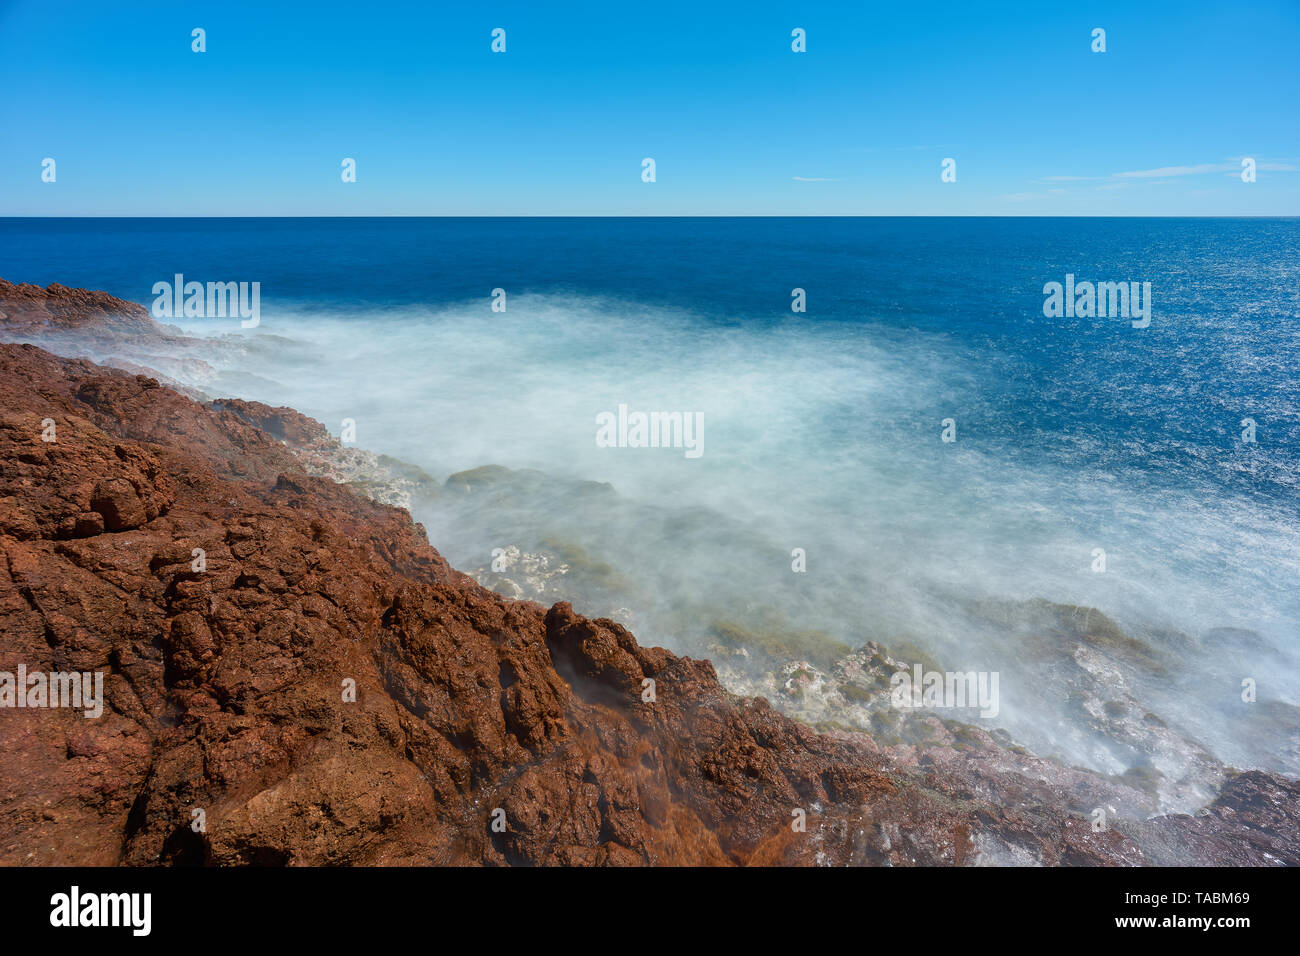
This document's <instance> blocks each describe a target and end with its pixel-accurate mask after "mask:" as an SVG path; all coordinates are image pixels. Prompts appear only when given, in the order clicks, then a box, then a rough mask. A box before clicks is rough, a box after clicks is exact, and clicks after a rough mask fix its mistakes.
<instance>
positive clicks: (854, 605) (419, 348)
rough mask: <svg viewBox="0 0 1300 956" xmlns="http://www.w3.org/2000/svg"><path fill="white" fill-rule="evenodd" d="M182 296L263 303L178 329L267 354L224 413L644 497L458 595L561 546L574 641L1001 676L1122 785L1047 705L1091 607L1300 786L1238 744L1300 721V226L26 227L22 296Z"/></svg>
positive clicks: (1034, 721) (415, 456)
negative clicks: (1073, 305) (595, 616)
mask: <svg viewBox="0 0 1300 956" xmlns="http://www.w3.org/2000/svg"><path fill="white" fill-rule="evenodd" d="M175 273H183V274H184V275H185V277H186V279H187V280H198V281H203V282H206V281H250V282H251V281H257V282H260V283H261V321H260V324H259V326H258V327H257V328H256V329H250V330H242V329H241V328H240V327H239V323H238V321H237V320H230V319H218V318H212V319H183V320H174V321H175V322H176V324H178V325H181V326H182V327H184V328H186V329H187V330H189V331H193V332H197V333H202V334H211V335H238V336H243V337H245V338H246V339H247V341H248V343H249V349H248V350H247V353H246V354H245V355H244V357H243V359H242V360H241V361H240V362H239V363H238V365H237V366H236V365H235V364H227V365H226V366H225V367H221V366H219V365H218V367H217V368H216V369H215V372H214V373H213V375H211V376H209V377H208V378H207V379H206V380H204V381H195V382H194V383H193V384H196V385H198V386H199V387H201V388H204V389H205V390H206V391H208V392H209V393H210V394H223V393H229V394H238V395H241V396H242V397H247V398H253V399H258V400H262V401H267V402H270V403H272V404H288V405H292V406H294V407H296V408H298V409H300V410H302V411H304V412H306V413H307V414H310V415H312V416H314V417H316V418H319V419H320V420H321V421H322V422H324V423H325V424H326V425H327V426H328V427H329V428H330V429H331V430H332V431H334V432H335V433H336V434H337V433H339V431H340V428H341V423H342V421H343V420H344V419H352V420H354V421H355V422H356V427H357V444H358V445H359V446H361V447H365V448H369V449H371V450H374V451H377V452H384V453H388V454H391V455H394V456H396V457H399V458H401V459H404V460H407V461H410V462H412V463H415V464H418V465H420V466H421V467H422V468H424V469H426V470H427V471H428V472H429V473H430V474H432V475H434V476H436V477H438V478H445V477H446V476H448V475H450V474H452V473H454V472H459V471H462V470H465V469H470V468H475V467H478V466H481V465H486V464H498V465H505V466H507V467H510V468H515V469H520V468H527V469H536V470H537V471H538V472H539V473H541V474H542V475H544V476H547V480H549V479H551V478H554V479H581V480H586V481H597V482H608V483H610V484H611V485H612V486H613V487H614V489H615V490H616V492H617V496H618V504H617V505H610V504H609V503H608V502H605V501H604V499H600V501H601V502H604V503H600V504H596V503H592V502H591V501H588V500H587V499H586V498H585V497H583V496H581V495H577V494H574V493H572V492H569V491H566V490H565V489H566V488H568V487H570V486H568V485H565V484H563V483H559V484H555V485H553V486H552V485H545V484H541V485H537V486H536V487H534V488H532V490H531V491H529V492H527V493H524V492H521V493H520V494H519V495H518V496H515V497H511V498H507V499H503V500H502V501H499V502H498V503H497V505H495V506H494V507H492V508H490V509H483V508H479V509H477V510H471V511H466V510H465V509H464V508H452V507H451V506H447V507H446V508H439V507H435V506H430V507H427V508H425V509H424V510H423V513H417V515H416V517H417V518H420V519H421V520H422V521H424V522H425V524H426V527H427V528H428V530H429V534H430V538H431V539H432V542H433V544H435V545H436V546H438V547H439V548H440V549H441V550H442V551H443V552H444V553H445V554H446V555H447V556H448V558H449V559H450V560H452V562H453V563H454V564H456V565H457V566H460V567H464V568H467V569H470V568H474V567H478V566H481V565H485V564H487V562H488V560H489V555H490V553H491V549H492V548H493V547H498V546H505V545H510V544H515V545H518V546H519V547H521V548H524V549H525V550H530V549H537V550H545V549H546V548H547V547H548V546H553V545H554V542H556V541H561V542H563V543H564V547H565V548H567V549H569V550H567V551H565V553H568V554H573V553H578V551H574V550H573V549H580V551H581V553H583V554H585V555H586V556H587V557H589V558H590V560H591V562H592V563H593V564H595V565H598V566H600V567H601V568H602V569H603V572H607V573H603V577H602V579H601V585H600V588H599V589H596V590H591V591H585V592H584V591H583V589H582V587H581V586H580V585H579V584H577V583H575V585H574V587H575V589H576V592H577V593H575V594H574V595H573V597H574V600H575V604H577V605H578V606H579V609H580V610H583V609H586V610H590V611H592V612H599V613H606V612H612V611H613V610H618V611H620V612H623V613H624V615H625V616H626V617H627V618H628V619H629V620H631V621H632V622H634V627H633V629H634V630H635V631H636V632H637V634H638V637H639V638H641V639H642V640H643V641H647V642H650V643H658V644H663V645H665V646H669V647H672V648H675V649H678V650H683V651H687V652H692V653H699V654H704V655H710V654H711V651H710V647H711V641H713V640H714V639H715V638H716V634H717V632H718V628H719V626H720V622H722V623H724V624H725V623H726V622H741V623H742V625H743V626H744V627H754V628H757V627H760V626H768V627H771V628H776V629H779V628H781V627H799V628H802V629H804V630H810V631H815V632H817V633H818V634H822V635H825V636H826V637H827V638H828V639H830V640H834V641H839V642H842V643H846V644H849V645H851V646H857V645H858V644H860V643H862V641H864V640H869V639H870V640H879V641H884V642H886V643H887V644H895V643H899V642H904V641H905V642H907V643H909V644H912V645H914V646H919V647H922V648H924V649H925V650H926V652H927V653H930V654H932V655H933V656H934V657H935V658H936V659H938V660H941V661H943V662H945V665H947V664H948V663H949V662H950V664H951V666H952V667H954V668H967V667H969V668H978V669H990V670H1001V671H1003V672H1004V673H1005V674H1006V675H1007V676H1006V677H1005V678H1004V685H1003V695H1004V701H1005V702H1004V706H1003V715H1002V718H1001V719H1002V720H1003V721H1004V722H1005V725H1006V726H1008V727H1010V728H1011V730H1012V732H1013V733H1016V732H1018V733H1020V734H1022V735H1033V734H1037V735H1038V738H1039V739H1038V743H1039V745H1040V746H1044V747H1047V748H1049V749H1050V748H1052V747H1055V749H1057V750H1058V751H1059V752H1061V753H1062V754H1064V755H1065V756H1067V757H1069V758H1071V759H1075V760H1078V761H1080V762H1084V763H1088V764H1091V765H1096V766H1099V767H1102V768H1104V769H1109V770H1112V771H1114V772H1120V771H1121V770H1123V769H1124V768H1125V767H1126V766H1127V765H1129V759H1128V756H1126V754H1125V753H1123V752H1121V751H1120V750H1117V749H1114V748H1112V749H1111V750H1106V749H1105V748H1104V747H1101V748H1098V747H1094V746H1092V745H1091V744H1084V743H1081V742H1079V740H1078V739H1077V738H1076V737H1071V736H1070V735H1069V734H1067V733H1066V732H1065V731H1063V730H1061V731H1059V732H1058V731H1057V730H1055V729H1054V728H1055V727H1056V725H1057V723H1059V722H1060V721H1063V720H1065V719H1066V717H1065V716H1063V714H1064V713H1065V711H1064V710H1059V711H1058V710H1054V709H1053V705H1052V703H1051V702H1052V701H1053V700H1055V701H1056V702H1057V704H1059V703H1060V700H1059V698H1060V695H1061V690H1060V688H1055V687H1040V686H1035V685H1034V684H1033V681H1034V680H1035V679H1036V678H1033V677H1031V676H1026V675H1024V674H1022V675H1021V676H1020V677H1019V678H1017V676H1016V675H1017V674H1018V673H1019V671H1018V670H1017V666H1018V663H1019V660H1020V658H1022V657H1023V656H1024V651H1023V648H1021V647H1019V646H1017V644H1016V640H1017V638H1016V635H1018V634H1021V633H1022V632H1023V630H1024V627H1032V626H1033V625H1032V624H1030V625H1024V627H1022V623H1023V622H1021V623H1017V621H1016V620H1014V619H1013V618H1014V615H1012V617H1011V618H1008V616H1007V614H1006V613H1005V608H1007V607H1016V606H1033V602H1050V603H1052V604H1059V605H1064V606H1080V607H1089V608H1095V609H1097V610H1098V611H1100V612H1102V614H1104V615H1107V616H1108V617H1109V618H1110V619H1112V620H1113V621H1115V622H1116V624H1117V625H1118V627H1120V628H1121V629H1122V630H1123V631H1124V633H1125V634H1128V635H1132V636H1134V637H1135V638H1137V639H1138V640H1141V641H1143V642H1145V643H1146V644H1147V645H1149V646H1150V647H1152V648H1153V649H1154V653H1156V654H1157V656H1159V657H1160V658H1161V660H1162V661H1163V668H1162V671H1161V674H1162V676H1161V677H1160V678H1159V679H1158V680H1157V679H1155V678H1153V677H1152V676H1151V675H1149V674H1148V675H1146V676H1145V677H1144V676H1143V675H1142V674H1138V673H1134V674H1126V673H1125V674H1120V675H1118V676H1116V677H1115V680H1117V681H1119V682H1120V683H1121V684H1122V686H1123V688H1124V693H1126V694H1129V695H1131V696H1133V697H1136V698H1137V699H1140V700H1142V701H1144V702H1146V703H1147V705H1149V706H1150V707H1151V709H1152V710H1153V711H1155V712H1157V713H1159V714H1160V716H1161V717H1162V718H1163V719H1165V720H1168V721H1171V722H1173V723H1176V724H1177V725H1179V726H1180V727H1183V728H1184V729H1185V730H1186V732H1187V733H1188V734H1189V735H1190V736H1191V737H1193V738H1195V739H1196V740H1198V741H1202V742H1205V743H1206V745H1207V746H1209V747H1210V748H1211V749H1212V750H1213V751H1214V752H1215V754H1216V755H1217V756H1218V757H1219V758H1221V759H1223V760H1225V761H1237V762H1238V763H1239V764H1241V765H1248V764H1249V765H1268V766H1274V767H1277V768H1279V769H1284V770H1290V771H1291V772H1295V771H1296V770H1297V767H1300V763H1297V761H1300V754H1298V753H1297V750H1296V748H1297V744H1296V742H1295V741H1294V739H1292V740H1291V741H1290V743H1287V741H1286V740H1285V739H1282V740H1264V739H1263V737H1262V736H1261V735H1260V734H1259V732H1258V729H1257V725H1254V724H1251V725H1249V727H1253V728H1256V729H1250V730H1248V725H1247V724H1245V723H1242V722H1240V721H1239V718H1238V717H1237V716H1235V715H1236V714H1238V711H1237V710H1235V709H1234V708H1236V707H1238V705H1239V704H1240V690H1241V683H1242V680H1243V679H1246V678H1250V679H1252V680H1255V681H1256V682H1257V684H1258V688H1259V690H1258V693H1259V699H1260V701H1266V702H1271V703H1272V705H1273V706H1277V707H1283V708H1290V710H1288V711H1287V713H1292V712H1293V711H1294V708H1295V707H1296V706H1297V705H1300V692H1298V690H1297V673H1298V669H1297V656H1298V654H1300V586H1298V584H1300V534H1298V533H1297V532H1298V530H1300V511H1298V509H1297V505H1298V504H1300V220H1295V219H1093V218H1089V219H1047V218H1042V219H1034V218H1029V219H997V218H993V219H975V218H956V219H942V218H911V219H887V218H866V219H852V218H843V219H261V220H247V219H230V220H215V219H192V220H191V219H157V220H151V219H125V220H118V219H82V220H13V219H10V220H0V277H3V278H6V279H9V280H11V281H24V282H34V283H39V284H41V285H45V284H48V283H51V282H58V283H61V284H63V285H67V286H80V287H87V288H94V289H104V290H107V291H108V292H111V293H113V294H114V295H117V296H120V297H122V298H125V299H130V300H134V301H137V302H141V303H143V304H145V305H151V304H152V302H153V300H154V296H153V294H152V291H151V290H152V287H153V285H154V283H156V282H159V281H170V280H171V278H172V276H173V275H174V274H175ZM1067 274H1071V275H1073V276H1074V277H1075V281H1076V282H1083V281H1090V282H1121V281H1122V282H1125V283H1128V282H1138V283H1144V282H1149V283H1150V289H1151V300H1150V301H1151V314H1150V324H1149V325H1148V326H1147V327H1145V328H1134V327H1133V324H1132V322H1131V321H1130V320H1129V319H1127V318H1122V317H1106V318H1098V317H1082V318H1080V317H1064V316H1062V317H1048V316H1045V315H1044V299H1045V295H1044V286H1045V284H1047V283H1049V282H1061V283H1063V282H1064V281H1065V277H1066V275H1067ZM494 289H501V290H504V292H505V296H506V309H505V311H504V312H494V311H493V310H492V302H493V295H492V291H493V290H494ZM794 289H802V290H804V295H805V297H806V311H805V312H793V311H792V310H791V303H792V290H794ZM96 357H98V358H104V357H103V356H96ZM620 404H625V405H627V406H628V408H630V409H632V410H643V411H647V412H648V411H652V410H655V411H681V412H683V413H699V414H700V415H701V416H702V421H703V423H704V425H703V441H702V451H703V453H702V454H701V455H700V456H699V457H698V458H691V457H688V456H686V455H684V454H683V453H682V451H681V450H680V449H671V448H606V447H599V446H598V445H597V442H596V441H595V435H596V420H597V416H598V415H599V414H600V413H602V412H613V411H614V410H616V409H617V407H618V406H619V405H620ZM948 420H951V424H950V426H949V427H948V431H949V436H950V437H952V435H954V434H955V439H956V440H955V441H951V442H945V441H944V440H943V433H944V430H945V422H947V421H948ZM1247 420H1249V423H1250V425H1251V427H1253V437H1254V441H1246V440H1243V435H1244V434H1245V433H1247V431H1248V422H1247ZM547 489H549V490H547ZM548 542H549V543H550V544H549V545H548ZM795 548H802V549H804V550H805V552H806V554H807V571H806V572H805V573H803V574H795V573H793V572H792V571H791V567H790V564H791V558H790V554H791V551H792V550H793V549H795ZM1098 550H1100V551H1102V552H1104V571H1099V570H1098V568H1097V552H1098ZM577 580H578V578H577V576H576V575H575V576H574V581H575V582H577ZM597 592H598V593H597ZM584 604H585V605H586V606H584ZM606 605H608V606H606ZM792 622H795V623H792ZM1080 666H1083V665H1080ZM1157 704H1158V706H1157ZM1054 722H1056V723H1054ZM1265 736H1266V735H1265Z"/></svg>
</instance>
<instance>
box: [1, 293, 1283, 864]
mask: <svg viewBox="0 0 1300 956" xmlns="http://www.w3.org/2000/svg"><path fill="white" fill-rule="evenodd" d="M8 288H9V290H12V289H13V288H15V287H8ZM17 288H20V289H29V288H31V287H17ZM4 291H5V290H4V289H0V295H2V294H3V293H4ZM66 293H67V290H56V291H53V292H52V293H51V295H52V296H53V297H54V298H56V299H58V300H59V301H60V302H62V301H64V300H65V299H66V298H67V295H66ZM24 295H25V296H26V298H24V300H23V301H24V302H26V301H27V299H29V298H32V297H33V296H31V295H27V294H26V293H24ZM87 295H90V294H87ZM96 295H97V294H96ZM86 302H87V303H89V304H88V305H87V308H88V309H90V310H91V311H92V312H93V311H95V310H100V311H102V310H103V308H104V303H103V300H102V299H100V298H95V297H91V298H89V299H86ZM25 307H26V306H25ZM15 311H17V310H16V309H15V308H14V307H13V305H12V303H10V302H7V301H5V300H4V299H3V297H0V312H4V313H5V314H13V313H14V312H15ZM38 311H39V310H38ZM110 311H111V308H110ZM69 321H71V320H70V319H69ZM103 321H111V317H110V318H106V319H103ZM9 334H10V335H12V334H14V333H13V330H12V329H11V330H10V331H9ZM0 409H2V410H3V411H2V414H0V552H2V555H3V563H2V564H0V671H5V672H10V673H13V672H16V671H17V669H18V667H19V665H20V664H21V665H23V666H25V668H26V670H27V672H29V673H30V672H36V671H40V672H45V673H49V672H67V671H80V672H101V673H102V674H103V675H104V697H105V701H104V709H103V714H102V716H100V717H97V718H89V719H88V718H87V717H86V716H84V715H83V713H82V711H81V710H75V709H68V708H57V709H54V708H24V709H16V708H12V707H4V708H0V753H3V754H4V755H5V756H4V768H5V773H4V774H3V775H2V776H0V864H7V865H13V864H41V865H54V864H131V865H148V864H157V863H164V864H217V865H231V864H271V865H278V864H308V865H310V864H409V865H418V864H458V865H459V864H488V865H502V864H544V865H597V864H599V865H615V864H617V865H623V864H659V865H672V864H719V865H722V864H794V865H804V864H809V865H811V864H835V865H842V864H882V865H916V864H921V865H932V864H942V865H949V864H951V865H974V864H998V863H1041V864H1049V865H1050V864H1140V863H1143V862H1148V861H1154V862H1162V863H1164V862H1188V861H1190V862H1201V863H1216V862H1248V863H1261V864H1271V863H1291V864H1295V863H1300V854H1298V853H1297V850H1296V840H1295V834H1296V833H1297V831H1300V810H1298V806H1300V799H1298V797H1300V794H1298V793H1297V786H1296V784H1295V783H1294V782H1290V781H1285V780H1279V779H1276V778H1274V777H1271V776H1269V775H1266V774H1261V773H1249V774H1244V775H1241V776H1238V777H1233V778H1230V779H1229V781H1228V782H1227V784H1226V785H1225V788H1224V790H1223V792H1222V793H1221V794H1220V795H1219V797H1218V798H1217V799H1216V800H1215V802H1214V804H1213V805H1212V806H1211V807H1210V808H1209V810H1208V811H1207V812H1204V813H1203V814H1202V815H1199V816H1196V817H1163V818H1156V819H1154V820H1148V821H1137V820H1120V821H1118V822H1115V823H1113V824H1112V825H1111V826H1109V827H1108V828H1107V829H1105V830H1102V831H1101V832H1094V830H1093V828H1092V826H1091V825H1090V820H1089V817H1088V816H1087V814H1088V812H1089V811H1090V810H1091V809H1092V808H1093V807H1098V806H1105V805H1107V804H1108V803H1123V802H1125V799H1126V797H1127V796H1128V795H1126V793H1125V792H1124V786H1125V785H1124V784H1123V783H1119V782H1115V781H1112V780H1110V779H1108V778H1105V777H1101V776H1098V775H1095V774H1090V773H1087V772H1085V771H1081V770H1074V769H1069V768H1065V767H1061V766H1059V765H1057V764H1054V763H1051V762H1050V761H1046V760H1041V759H1038V758H1034V757H1032V756H1031V755H1027V754H1024V753H1023V752H1016V750H1015V749H1013V748H1010V747H1008V746H1007V745H1006V742H1004V741H998V740H995V739H994V738H993V737H991V736H990V735H988V734H986V733H984V732H983V731H980V730H976V729H974V728H967V729H966V730H965V731H962V732H948V733H947V734H946V735H943V736H942V739H940V740H938V741H937V743H934V745H932V746H928V747H920V746H917V747H908V746H901V745H897V746H889V747H882V746H877V744H876V742H875V741H874V740H873V739H872V737H871V736H869V735H867V734H864V733H857V732H847V731H832V732H830V733H827V734H818V733H816V732H814V731H813V730H812V729H810V728H808V727H807V726H805V725H803V724H800V723H796V722H794V721H792V720H790V719H788V718H786V717H784V716H782V715H781V714H779V713H777V712H776V711H775V710H773V709H772V708H771V707H770V706H769V705H768V704H767V702H766V701H765V700H763V699H762V698H757V699H742V698H735V697H732V696H731V695H729V694H727V693H726V692H725V691H724V690H723V689H722V687H721V686H720V685H719V683H718V680H717V678H716V675H715V673H714V669H713V666H712V665H711V664H710V663H709V662H707V661H702V660H693V659H690V658H684V657H677V656H675V655H674V654H672V653H670V652H668V651H666V650H663V649H659V648H645V647H641V646H639V645H638V643H637V641H636V640H635V638H634V637H633V636H632V635H631V634H630V633H629V632H628V631H627V630H626V629H625V628H624V627H622V626H621V625H619V624H617V623H615V622H613V621H609V620H604V619H601V620H588V619H586V618H583V617H581V616H580V615H577V614H575V613H574V611H573V609H572V608H571V607H570V606H569V605H568V604H566V603H556V604H554V605H553V606H552V607H550V608H549V609H547V608H545V607H543V606H541V605H539V604H536V603H532V602H526V601H513V600H508V599H506V598H504V597H502V596H500V595H498V594H495V593H493V592H491V591H489V590H487V589H485V588H483V587H481V586H480V585H479V584H477V583H476V582H475V581H474V580H472V579H471V578H469V577H467V576H466V575H463V574H461V573H459V572H457V571H455V570H453V569H452V568H450V567H449V566H448V565H447V563H446V562H445V561H444V560H443V559H442V557H441V556H440V555H439V554H438V552H437V551H435V550H434V549H433V548H432V547H431V546H430V545H429V544H428V542H427V539H426V536H425V533H424V529H423V528H422V527H421V526H420V525H418V524H415V523H413V522H412V520H411V518H410V516H409V514H408V513H407V512H405V511H403V510H401V509H398V508H395V507H391V506H388V505H384V504H380V503H377V502H375V501H373V500H370V499H368V498H366V497H363V496H362V495H360V494H358V493H357V492H356V491H354V490H353V489H351V488H349V487H347V486H344V485H340V484H338V483H336V482H333V481H330V480H328V479H326V478H323V477H317V476H312V475H309V474H307V472H306V470H305V468H304V465H303V462H302V461H301V460H300V458H299V457H298V455H297V454H295V451H294V448H293V445H294V444H303V443H305V444H306V445H308V446H314V445H318V444H320V443H322V442H325V441H326V439H325V438H324V437H323V436H324V434H325V432H324V429H323V428H322V427H321V426H320V425H318V424H317V423H315V422H312V421H311V420H310V419H304V418H302V416H297V413H294V412H292V410H289V409H269V408H266V407H265V406H258V405H256V404H255V403H232V402H216V403H211V404H209V405H202V404H199V403H197V402H195V401H193V400H191V399H190V398H188V397H186V396H183V395H181V394H178V393H177V392H175V391H173V390H171V389H168V388H165V387H161V386H160V385H159V384H158V382H157V381H156V380H155V379H153V378H149V377H146V376H143V375H132V374H129V373H126V372H123V371H119V370H115V369H106V368H102V367H100V366H97V365H94V364H92V363H91V362H89V361H86V360H74V359H66V358H59V357H57V356H55V355H52V354H50V353H48V352H46V351H43V350H42V349H39V348H36V347H33V346H30V345H2V346H0ZM51 439H52V440H51ZM286 442H290V444H286ZM949 730H950V731H951V728H949Z"/></svg>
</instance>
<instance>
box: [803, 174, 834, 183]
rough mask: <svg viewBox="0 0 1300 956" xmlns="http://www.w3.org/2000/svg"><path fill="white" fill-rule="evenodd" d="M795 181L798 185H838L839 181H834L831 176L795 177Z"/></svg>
mask: <svg viewBox="0 0 1300 956" xmlns="http://www.w3.org/2000/svg"><path fill="white" fill-rule="evenodd" d="M793 178H794V181H795V182H797V183H838V182H839V179H833V178H831V177H829V176H795V177H793Z"/></svg>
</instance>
